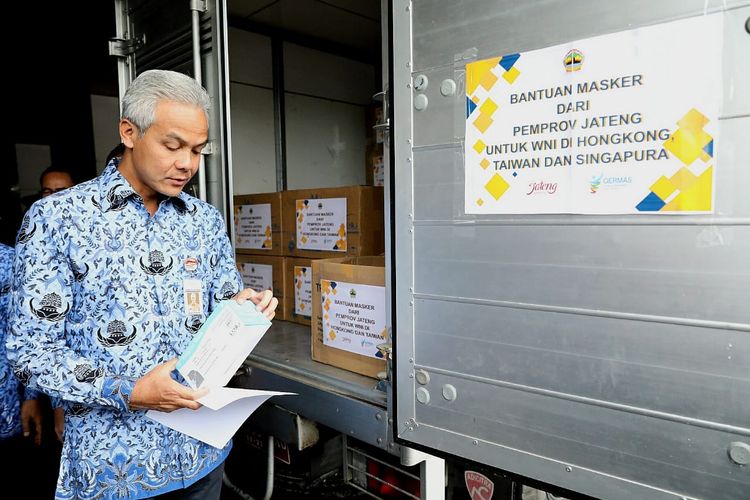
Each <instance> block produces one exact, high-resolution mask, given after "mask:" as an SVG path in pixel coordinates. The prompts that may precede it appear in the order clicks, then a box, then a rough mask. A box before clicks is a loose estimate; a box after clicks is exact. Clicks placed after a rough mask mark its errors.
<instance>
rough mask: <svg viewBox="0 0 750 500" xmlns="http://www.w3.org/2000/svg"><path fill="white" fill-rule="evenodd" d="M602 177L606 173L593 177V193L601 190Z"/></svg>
mask: <svg viewBox="0 0 750 500" xmlns="http://www.w3.org/2000/svg"><path fill="white" fill-rule="evenodd" d="M602 177H604V174H599V175H598V176H596V175H595V176H593V177H592V178H591V182H590V184H591V194H596V192H597V191H598V190H599V186H601V185H602Z"/></svg>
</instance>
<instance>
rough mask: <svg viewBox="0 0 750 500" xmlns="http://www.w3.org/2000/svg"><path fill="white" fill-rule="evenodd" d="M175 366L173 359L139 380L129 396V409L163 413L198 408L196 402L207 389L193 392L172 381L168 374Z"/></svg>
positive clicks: (156, 367) (199, 405) (198, 404)
mask: <svg viewBox="0 0 750 500" xmlns="http://www.w3.org/2000/svg"><path fill="white" fill-rule="evenodd" d="M176 366H177V358H174V359H171V360H169V361H167V362H166V363H162V364H160V365H158V366H155V367H154V368H152V369H151V371H149V372H148V373H147V374H145V375H144V376H143V377H141V378H139V379H138V380H137V381H136V383H135V386H134V387H133V392H132V393H131V394H130V408H131V409H141V410H159V411H165V412H170V411H174V410H179V409H180V408H190V409H191V410H197V409H198V408H200V407H201V404H200V403H199V402H198V401H196V400H197V399H199V398H201V397H203V396H205V395H206V394H207V393H208V389H200V390H198V391H194V390H192V389H191V388H190V387H186V386H184V385H182V384H180V383H179V382H177V381H175V380H174V379H172V377H171V376H170V373H172V371H173V370H174V369H175V367H176Z"/></svg>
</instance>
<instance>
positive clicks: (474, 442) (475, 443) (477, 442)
mask: <svg viewBox="0 0 750 500" xmlns="http://www.w3.org/2000/svg"><path fill="white" fill-rule="evenodd" d="M471 444H473V445H474V446H478V445H479V441H477V440H476V439H475V440H474V441H472V442H471Z"/></svg>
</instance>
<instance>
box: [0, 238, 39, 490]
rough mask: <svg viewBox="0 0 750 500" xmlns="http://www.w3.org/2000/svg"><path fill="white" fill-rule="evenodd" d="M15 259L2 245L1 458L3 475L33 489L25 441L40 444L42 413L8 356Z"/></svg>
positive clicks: (8, 248)
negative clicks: (29, 480) (17, 375)
mask: <svg viewBox="0 0 750 500" xmlns="http://www.w3.org/2000/svg"><path fill="white" fill-rule="evenodd" d="M13 256H14V252H13V249H12V248H11V247H9V246H7V245H3V244H2V243H0V456H3V457H5V462H6V464H7V465H8V467H10V469H5V470H4V471H3V472H4V473H7V474H8V477H9V478H13V479H14V480H17V481H18V482H19V484H23V485H25V487H27V488H29V487H30V488H33V487H34V485H33V484H29V482H28V481H27V480H28V479H31V478H30V477H29V474H28V468H29V466H30V465H31V464H30V463H29V459H30V457H31V456H32V449H31V447H30V446H29V443H27V442H25V441H26V440H28V439H29V438H30V437H31V436H32V435H33V439H34V442H35V443H36V445H37V446H39V445H40V444H41V441H42V409H41V406H40V405H39V401H38V399H37V397H38V394H37V393H36V391H32V390H30V389H28V388H24V387H21V386H20V385H21V384H20V383H19V381H18V379H17V378H16V377H15V375H14V374H13V372H12V371H11V368H10V365H9V364H8V359H7V358H6V355H5V335H6V332H7V331H8V305H9V300H10V288H11V281H12V278H13V276H12V265H13ZM19 389H20V391H19ZM21 394H22V395H23V398H22V399H21V398H20V396H21ZM22 434H23V437H21V435H22ZM26 493H27V494H28V493H30V492H29V490H28V489H27V490H26Z"/></svg>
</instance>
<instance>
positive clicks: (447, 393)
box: [443, 384, 458, 401]
mask: <svg viewBox="0 0 750 500" xmlns="http://www.w3.org/2000/svg"><path fill="white" fill-rule="evenodd" d="M457 395H458V393H457V392H456V388H455V387H453V386H452V385H451V384H445V385H444V386H443V397H444V398H445V399H446V400H448V401H455V399H456V396H457Z"/></svg>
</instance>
